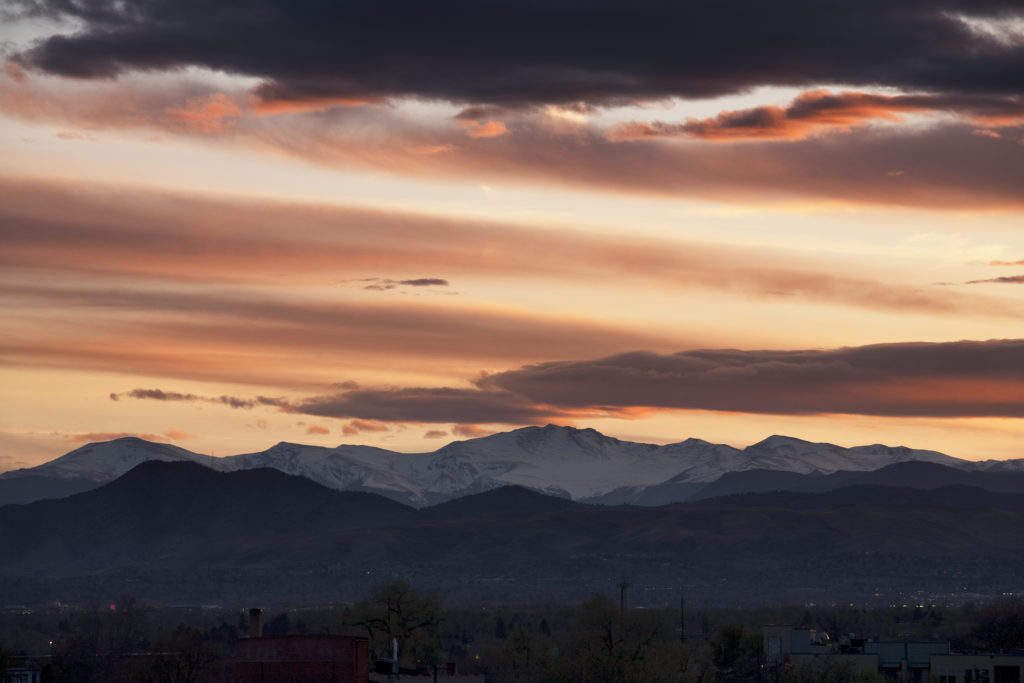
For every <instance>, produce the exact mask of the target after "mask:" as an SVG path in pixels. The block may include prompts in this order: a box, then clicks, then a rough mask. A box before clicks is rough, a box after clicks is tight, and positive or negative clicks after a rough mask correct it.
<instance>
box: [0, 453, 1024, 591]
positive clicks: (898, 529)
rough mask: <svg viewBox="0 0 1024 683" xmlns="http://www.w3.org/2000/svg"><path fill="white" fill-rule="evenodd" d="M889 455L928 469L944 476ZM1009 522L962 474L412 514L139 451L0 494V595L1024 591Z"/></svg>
mask: <svg viewBox="0 0 1024 683" xmlns="http://www.w3.org/2000/svg"><path fill="white" fill-rule="evenodd" d="M890 467H892V468H896V469H897V470H904V474H905V475H907V476H916V474H915V473H918V474H924V475H925V476H928V477H932V481H933V483H936V484H941V483H942V482H941V478H942V477H943V476H945V475H946V474H948V473H949V472H952V473H954V474H956V473H958V471H957V470H952V469H950V468H948V467H946V466H944V465H939V464H934V463H897V464H894V465H892V466H890ZM915 468H916V469H915ZM947 471H948V472H947ZM961 474H962V473H961ZM973 474H974V475H981V476H985V475H986V474H987V473H973ZM901 476H902V475H901ZM972 476H973V475H972ZM1001 476H1003V477H1004V478H1008V479H1013V478H1015V477H1016V478H1018V479H1019V478H1020V477H1021V476H1024V475H1019V474H1018V475H1014V474H1009V475H1006V474H1004V475H1001ZM979 481H980V480H979ZM1022 520H1024V495H1020V494H1019V493H1018V494H1014V493H995V492H991V491H985V490H982V489H980V488H977V487H976V486H965V485H962V484H957V485H952V486H939V487H937V488H930V489H914V488H907V487H891V486H878V485H875V484H870V483H864V482H863V481H861V482H857V483H855V484H853V485H851V486H845V487H842V488H839V489H836V490H833V491H831V492H829V493H810V492H805V493H792V492H785V493H780V492H768V493H747V494H739V495H728V496H723V497H716V498H711V499H705V500H701V501H694V502H689V503H676V504H672V505H662V506H657V507H639V506H631V505H617V506H610V505H594V504H583V503H578V502H574V501H571V500H568V499H566V498H563V497H557V496H548V495H543V494H540V493H538V492H536V491H532V490H529V489H526V488H523V487H518V486H504V487H500V488H495V489H491V490H488V491H485V492H482V493H476V494H471V495H467V496H463V497H460V498H457V499H453V500H449V501H447V502H445V503H440V504H437V505H433V506H429V507H425V508H418V509H417V508H413V507H411V506H407V505H403V504H401V503H398V502H395V501H393V500H390V499H388V498H385V497H383V496H379V495H376V494H368V493H363V492H351V491H335V490H331V489H328V488H327V487H324V486H322V485H320V484H317V483H315V482H312V481H310V480H308V479H306V478H304V477H298V476H293V475H287V474H284V473H282V472H279V471H276V470H273V469H267V468H255V469H251V470H239V471H234V472H217V471H214V470H212V469H211V468H208V467H203V466H200V465H198V464H196V463H191V462H160V461H149V462H144V463H142V464H140V465H138V466H137V467H135V468H134V469H132V470H130V471H129V472H127V473H126V474H124V475H123V476H121V477H120V478H118V479H116V480H114V481H112V482H109V483H106V484H103V485H102V486H100V487H98V488H96V489H94V490H91V491H87V492H83V493H78V494H75V495H72V496H69V497H66V498H63V499H58V500H42V501H37V502H35V503H31V504H28V505H8V506H4V507H0V547H2V548H4V561H3V562H2V563H0V604H35V603H45V602H49V603H51V604H52V602H53V601H54V600H60V601H62V602H66V601H69V600H70V601H84V602H88V601H97V600H102V601H106V600H108V599H116V598H117V597H119V596H121V595H125V594H131V595H134V596H136V597H138V598H139V599H142V600H146V601H155V602H163V603H168V602H170V603H172V604H180V603H182V602H186V603H191V604H204V603H210V602H220V603H232V604H235V603H237V604H243V605H244V604H286V603H287V604H293V605H294V604H303V603H305V604H326V603H330V602H339V601H345V600H351V599H352V597H353V596H358V595H361V594H365V592H366V591H367V590H368V588H369V587H370V586H372V585H373V584H375V583H378V582H380V581H381V580H384V579H388V578H391V577H395V576H401V577H409V578H410V579H411V580H413V582H414V583H416V584H417V585H421V586H425V587H428V588H429V589H431V590H437V591H439V592H440V593H441V594H442V595H445V597H446V599H452V600H469V601H484V602H492V603H493V602H496V601H497V602H505V603H509V602H528V601H556V602H561V601H576V600H581V599H585V598H586V597H588V596H589V595H591V594H592V593H594V592H597V591H607V590H609V589H611V588H613V587H615V586H616V585H617V583H618V582H619V581H621V580H623V579H626V580H627V581H628V582H630V583H631V585H632V586H633V588H632V589H631V590H632V591H633V595H634V596H635V598H636V600H637V602H638V603H643V604H658V603H659V601H660V602H661V604H678V599H679V598H678V592H679V591H680V590H685V591H686V592H687V594H688V595H689V596H690V599H691V600H693V601H694V602H696V604H698V605H699V604H701V603H719V604H721V603H733V604H736V603H746V604H749V603H758V602H759V603H765V602H774V603H782V602H791V601H808V600H811V601H814V600H822V599H829V600H840V601H847V600H849V601H858V602H870V601H872V600H884V601H886V602H892V601H893V600H902V601H905V600H906V599H908V597H907V596H913V599H915V600H923V599H927V600H948V599H951V597H952V596H956V595H964V594H967V595H985V594H993V593H999V592H1004V591H1014V592H1017V591H1019V590H1021V589H1022V588H1024V584H1021V580H1022V579H1021V577H1022V576H1024V555H1022V554H1021V552H1020V549H1021V548H1022V547H1024V524H1022V523H1021V522H1022Z"/></svg>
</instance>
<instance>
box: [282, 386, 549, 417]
mask: <svg viewBox="0 0 1024 683" xmlns="http://www.w3.org/2000/svg"><path fill="white" fill-rule="evenodd" d="M289 410H291V411H294V412H298V413H303V414H306V415H317V416H320V417H345V418H358V419H363V420H380V421H383V422H433V423H447V422H469V423H475V422H481V423H492V422H497V423H504V424H536V423H541V422H545V421H548V420H550V419H556V418H558V417H560V416H563V412H562V411H559V410H555V409H548V408H545V407H542V406H537V405H535V404H533V403H532V402H530V401H529V399H526V398H524V397H523V396H518V395H516V394H513V393H510V392H506V391H501V390H494V389H487V390H477V389H456V388H450V387H401V388H385V389H357V390H355V391H349V392H345V393H340V394H333V395H328V396H317V397H314V398H310V399H307V400H304V401H297V402H296V403H294V404H293V405H292V406H291V407H290V408H289Z"/></svg>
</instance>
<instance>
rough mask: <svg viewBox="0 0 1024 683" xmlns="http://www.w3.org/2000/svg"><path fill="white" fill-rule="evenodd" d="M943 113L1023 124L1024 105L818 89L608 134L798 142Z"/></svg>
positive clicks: (631, 126)
mask: <svg viewBox="0 0 1024 683" xmlns="http://www.w3.org/2000/svg"><path fill="white" fill-rule="evenodd" d="M943 112H951V113H953V114H956V115H958V116H961V117H963V118H966V119H967V120H969V121H971V122H973V123H975V124H978V125H988V126H1019V125H1024V102H1022V101H1021V100H1019V99H1018V98H1002V99H996V100H992V99H979V98H969V97H963V98H957V97H955V96H948V95H875V94H870V93H862V92H850V91H846V92H840V93H832V92H830V91H828V90H814V91H808V92H805V93H801V94H800V95H799V96H797V97H796V99H794V100H793V102H792V103H791V104H790V105H789V106H787V107H777V106H762V107H754V108H752V109H742V110H737V111H725V112H722V113H721V114H719V115H717V116H715V117H712V118H707V119H696V118H690V119H687V120H686V121H685V122H683V123H665V122H662V121H653V122H650V123H643V122H636V121H633V122H629V123H622V124H618V125H616V126H613V127H612V128H610V129H608V130H607V131H606V133H605V135H606V137H607V138H608V139H609V140H612V141H615V142H622V141H626V140H639V139H645V138H660V137H689V138H699V139H704V140H714V141H743V140H800V139H804V138H808V137H810V136H812V135H816V134H819V133H822V132H827V131H834V130H849V129H851V128H855V127H858V126H864V125H867V124H869V123H871V122H872V121H888V122H901V121H903V116H904V115H905V114H909V113H921V114H937V113H943ZM975 134H978V133H975ZM996 136H997V137H998V134H996Z"/></svg>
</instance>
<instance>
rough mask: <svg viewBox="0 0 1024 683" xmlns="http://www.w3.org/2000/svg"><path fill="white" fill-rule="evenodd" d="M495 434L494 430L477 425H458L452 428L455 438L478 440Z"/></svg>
mask: <svg viewBox="0 0 1024 683" xmlns="http://www.w3.org/2000/svg"><path fill="white" fill-rule="evenodd" d="M493 433H494V430H493V429H484V428H483V427H481V426H479V425H475V424H457V425H454V426H453V427H452V434H454V435H455V436H465V437H467V438H470V439H476V438H478V437H481V436H490V435H491V434H493Z"/></svg>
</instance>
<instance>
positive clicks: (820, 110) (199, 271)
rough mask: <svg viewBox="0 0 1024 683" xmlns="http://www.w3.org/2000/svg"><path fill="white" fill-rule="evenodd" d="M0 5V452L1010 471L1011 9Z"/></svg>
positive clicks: (1022, 398)
mask: <svg viewBox="0 0 1024 683" xmlns="http://www.w3.org/2000/svg"><path fill="white" fill-rule="evenodd" d="M0 12H2V13H3V17H2V22H3V23H2V27H0V60H2V62H3V67H4V68H3V72H2V73H0V288H2V292H0V294H2V298H0V306H2V317H0V470H7V469H12V468H16V467H26V466H32V465H35V464H39V463H41V462H43V461H46V460H49V459H52V458H54V457H57V456H59V455H61V454H63V453H65V452H67V451H69V450H71V449H73V448H75V447H77V446H79V445H81V444H83V443H86V442H89V441H98V440H106V439H109V438H114V437H116V436H120V435H127V434H132V435H139V436H143V437H144V438H148V439H153V440H160V441H167V442H169V443H174V444H177V445H180V446H182V447H185V448H188V449H190V450H193V451H196V452H202V453H213V454H215V455H229V454H233V453H241V452H250V451H258V450H263V449H265V448H267V447H269V446H271V445H273V444H274V443H276V442H278V441H296V442H302V443H311V444H319V445H326V446H334V445H338V444H342V443H350V444H369V445H377V446H381V447H385V448H391V449H395V450H402V451H417V452H419V451H431V450H434V449H436V448H438V447H440V446H442V445H444V444H445V443H447V442H448V441H451V440H453V439H463V438H467V437H472V436H478V435H484V434H489V433H493V432H497V431H504V430H508V429H512V428H515V427H519V426H524V425H531V424H546V423H548V422H554V423H557V424H565V425H574V426H580V427H594V428H595V429H598V430H599V431H601V432H603V433H606V434H609V435H612V436H616V437H619V438H623V439H630V440H638V441H648V442H657V443H665V442H672V441H681V440H683V439H685V438H687V437H697V438H701V439H706V440H708V441H713V442H720V443H728V444H730V445H733V446H737V447H742V446H745V445H748V444H750V443H753V442H756V441H759V440H761V439H763V438H765V437H767V436H769V435H771V434H786V435H790V436H795V437H798V438H803V439H808V440H813V441H830V442H833V443H839V444H841V445H846V446H853V445H859V444H870V443H886V444H889V445H901V444H902V445H908V446H912V447H917V448H931V449H935V450H941V451H944V452H946V453H949V454H951V455H955V456H959V457H964V458H971V459H985V458H1012V457H1024V448H1022V447H1021V444H1022V443H1024V296H1022V295H1024V93H1022V86H1024V9H1022V5H1021V4H1020V3H1019V2H1016V1H1011V0H980V1H973V2H953V1H951V0H928V1H921V0H907V1H901V2H891V1H890V0H864V1H862V2H858V3H830V2H820V1H815V2H811V1H810V0H804V1H798V2H785V3H765V2H760V1H754V0H737V1H736V2H711V1H708V2H686V3H682V2H668V3H661V2H646V1H640V2H637V1H631V2H608V3H593V2H557V3H553V2H532V1H527V2H522V1H520V2H506V1H496V2H479V1H475V2H468V1H467V0H451V1H444V2H420V1H418V0H393V1H384V2H349V3H334V2H322V3H321V2H302V1H295V0H247V1H246V2H238V3H222V4H211V3H205V2H194V1H191V0H132V1H130V2H121V1H116V2H115V1H113V0H5V1H4V2H3V4H0Z"/></svg>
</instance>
